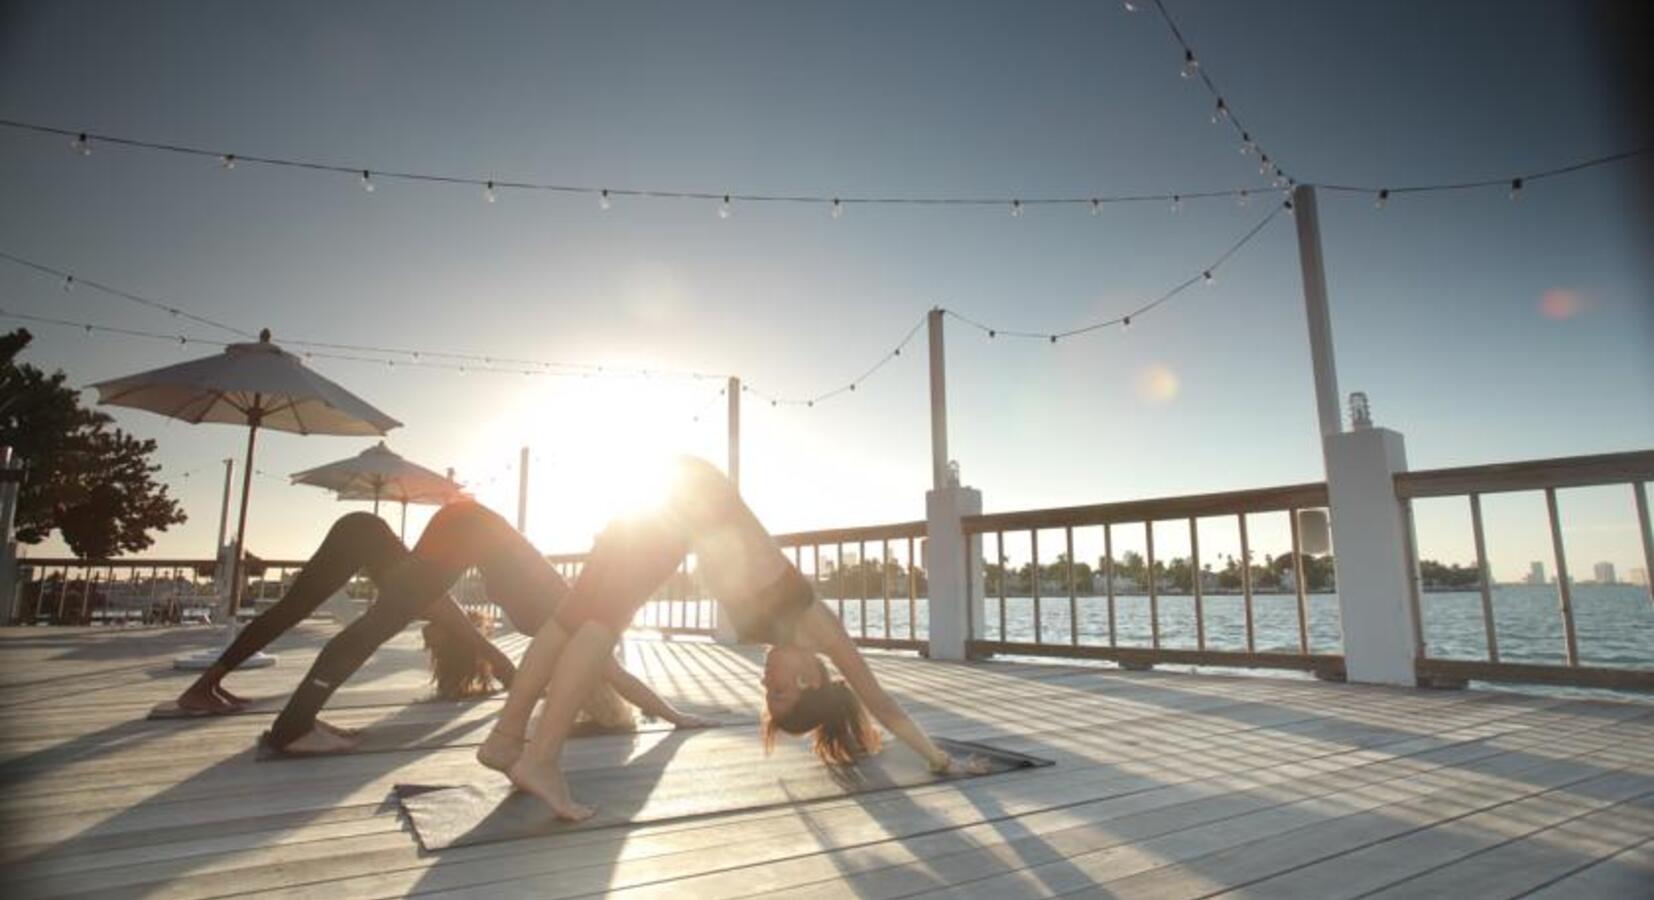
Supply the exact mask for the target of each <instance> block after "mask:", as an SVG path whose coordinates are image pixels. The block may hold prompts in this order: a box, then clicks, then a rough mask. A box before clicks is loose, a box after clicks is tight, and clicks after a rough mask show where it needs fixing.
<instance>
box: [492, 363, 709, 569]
mask: <svg viewBox="0 0 1654 900" xmlns="http://www.w3.org/2000/svg"><path fill="white" fill-rule="evenodd" d="M716 394H717V387H716V386H715V385H710V384H708V383H706V382H691V383H688V384H684V383H673V382H668V381H665V380H663V379H644V378H627V379H618V378H616V379H609V378H590V379H573V380H566V381H563V382H561V383H557V384H550V385H546V386H544V387H538V388H537V389H534V390H531V391H528V392H525V394H524V395H523V396H522V397H521V398H520V399H519V400H518V402H517V403H515V404H513V405H512V406H511V408H510V409H509V410H508V412H507V414H506V415H504V416H502V417H501V418H500V419H498V420H496V421H495V422H494V423H493V424H492V425H491V426H490V427H489V428H488V429H487V430H486V432H485V434H484V435H482V436H481V437H482V441H481V442H480V443H479V444H478V445H477V446H476V449H475V451H474V453H473V456H474V457H475V458H476V459H478V460H479V465H478V468H479V469H486V468H487V467H488V465H489V464H490V463H492V465H493V466H494V467H495V468H498V467H499V466H500V465H501V461H502V460H503V459H505V458H510V459H513V460H515V459H516V454H517V452H518V448H520V447H523V446H527V447H529V453H530V466H529V513H528V537H529V539H530V540H531V541H532V542H533V543H534V544H535V545H536V546H539V547H540V548H541V549H543V550H546V551H548V552H561V551H579V550H585V549H586V548H587V547H588V546H589V545H590V542H591V539H592V537H593V536H594V535H595V534H596V533H597V532H598V531H600V530H601V529H602V528H603V526H604V525H605V524H607V523H608V522H609V521H610V520H612V519H614V518H616V517H619V516H625V515H631V514H635V513H639V512H643V511H646V510H648V509H650V508H652V507H653V506H654V505H655V504H657V503H659V502H660V501H661V499H662V498H663V497H664V496H665V492H666V489H667V487H668V480H669V477H670V472H671V463H672V461H673V460H674V459H676V458H677V457H678V456H681V455H683V454H686V453H687V454H693V455H700V456H707V457H709V458H715V457H714V456H713V454H721V452H722V450H721V448H722V438H721V434H720V431H721V429H722V426H723V416H722V415H721V414H719V413H721V410H717V409H705V407H707V406H708V403H707V401H708V399H709V398H715V397H716ZM712 405H715V403H714V404H712ZM702 412H704V413H708V414H699V415H698V413H702ZM477 494H478V496H477V499H478V500H480V501H481V502H483V503H484V504H486V505H488V506H490V507H492V508H494V509H495V510H497V511H499V512H500V513H501V514H502V515H505V516H506V517H507V518H508V519H512V518H514V515H515V511H516V499H517V478H516V473H515V469H513V470H512V471H511V473H510V475H509V477H505V478H498V479H495V481H494V482H492V483H490V484H487V485H479V488H478V491H477Z"/></svg>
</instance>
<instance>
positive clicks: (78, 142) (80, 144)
mask: <svg viewBox="0 0 1654 900" xmlns="http://www.w3.org/2000/svg"><path fill="white" fill-rule="evenodd" d="M69 148H70V149H71V150H74V151H75V152H76V153H79V154H80V155H81V156H91V155H92V142H91V141H89V140H87V139H86V132H84V131H83V132H81V133H80V134H78V135H76V136H75V139H74V140H72V141H70V142H69Z"/></svg>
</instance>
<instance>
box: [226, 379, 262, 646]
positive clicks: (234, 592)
mask: <svg viewBox="0 0 1654 900" xmlns="http://www.w3.org/2000/svg"><path fill="white" fill-rule="evenodd" d="M253 403H254V404H255V407H254V408H255V412H254V413H253V414H252V415H251V416H250V417H249V427H248V428H247V464H246V466H245V467H244V468H243V469H242V471H241V512H240V514H239V516H238V517H237V519H236V526H235V562H234V564H233V566H232V568H231V569H230V572H231V575H230V577H231V581H230V625H231V627H232V628H233V627H234V626H235V614H236V612H237V611H238V610H240V609H241V594H242V583H243V581H244V580H245V579H244V577H243V576H244V573H245V571H246V564H245V562H244V560H243V559H242V555H243V550H244V548H245V547H246V540H247V495H248V494H249V493H251V492H252V489H253V447H254V442H255V441H256V440H257V439H258V420H259V418H260V414H259V413H258V412H256V409H257V407H256V404H257V403H258V398H257V397H255V398H254V399H253Z"/></svg>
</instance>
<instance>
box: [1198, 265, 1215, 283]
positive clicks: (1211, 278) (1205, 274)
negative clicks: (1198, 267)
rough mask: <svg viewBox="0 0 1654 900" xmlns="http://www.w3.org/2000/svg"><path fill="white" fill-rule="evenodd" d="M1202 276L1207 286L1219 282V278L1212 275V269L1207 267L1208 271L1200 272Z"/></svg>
mask: <svg viewBox="0 0 1654 900" xmlns="http://www.w3.org/2000/svg"><path fill="white" fill-rule="evenodd" d="M1200 278H1201V280H1202V281H1204V282H1206V286H1207V287H1211V286H1212V285H1213V284H1216V283H1217V278H1216V277H1214V276H1213V275H1212V270H1211V269H1207V270H1206V271H1204V272H1202V273H1200Z"/></svg>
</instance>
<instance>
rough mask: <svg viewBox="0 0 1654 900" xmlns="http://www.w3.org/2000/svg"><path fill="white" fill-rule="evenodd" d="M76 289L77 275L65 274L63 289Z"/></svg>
mask: <svg viewBox="0 0 1654 900" xmlns="http://www.w3.org/2000/svg"><path fill="white" fill-rule="evenodd" d="M74 289H75V276H73V275H65V276H63V290H64V291H72V290H74Z"/></svg>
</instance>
